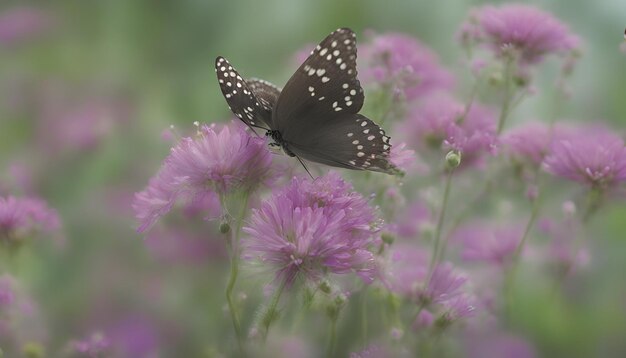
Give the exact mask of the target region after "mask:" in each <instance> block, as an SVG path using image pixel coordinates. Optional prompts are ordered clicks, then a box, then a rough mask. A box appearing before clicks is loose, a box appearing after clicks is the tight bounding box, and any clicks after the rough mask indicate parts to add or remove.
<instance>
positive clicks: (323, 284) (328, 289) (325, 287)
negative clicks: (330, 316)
mask: <svg viewBox="0 0 626 358" xmlns="http://www.w3.org/2000/svg"><path fill="white" fill-rule="evenodd" d="M319 288H320V291H322V292H324V293H330V292H331V291H332V287H330V283H329V282H328V281H326V280H324V281H322V282H321V283H320V285H319Z"/></svg>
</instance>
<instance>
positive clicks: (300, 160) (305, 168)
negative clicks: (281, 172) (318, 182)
mask: <svg viewBox="0 0 626 358" xmlns="http://www.w3.org/2000/svg"><path fill="white" fill-rule="evenodd" d="M296 158H298V161H299V162H300V164H302V166H303V167H304V170H306V172H307V173H309V176H310V177H311V179H313V180H315V178H314V177H313V175H312V174H311V172H310V171H309V168H307V167H306V165H305V164H304V162H303V161H302V159H300V157H298V156H297V155H296Z"/></svg>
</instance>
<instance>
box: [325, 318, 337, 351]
mask: <svg viewBox="0 0 626 358" xmlns="http://www.w3.org/2000/svg"><path fill="white" fill-rule="evenodd" d="M329 335H330V338H329V339H328V349H327V352H328V354H327V355H326V356H327V357H333V356H334V354H335V347H337V318H336V317H335V318H331V319H330V330H329Z"/></svg>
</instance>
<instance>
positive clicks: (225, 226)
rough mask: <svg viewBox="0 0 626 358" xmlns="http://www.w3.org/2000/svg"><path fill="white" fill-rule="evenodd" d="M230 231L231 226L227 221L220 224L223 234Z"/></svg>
mask: <svg viewBox="0 0 626 358" xmlns="http://www.w3.org/2000/svg"><path fill="white" fill-rule="evenodd" d="M229 231H230V225H229V224H228V223H227V222H226V221H223V222H221V223H220V232H221V233H222V234H226V233H228V232H229Z"/></svg>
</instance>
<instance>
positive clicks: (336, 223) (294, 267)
mask: <svg viewBox="0 0 626 358" xmlns="http://www.w3.org/2000/svg"><path fill="white" fill-rule="evenodd" d="M376 225H377V223H376V216H375V213H374V210H373V209H372V208H371V207H370V206H369V204H368V202H367V200H366V199H365V198H363V197H362V196H361V195H360V194H358V193H357V192H354V191H353V189H352V186H351V185H350V184H349V183H347V182H345V181H344V180H343V179H342V178H341V177H340V176H339V175H338V174H337V173H334V172H333V173H330V174H328V175H326V176H323V177H319V178H317V179H316V180H314V181H309V180H308V179H300V178H294V179H293V180H292V181H291V183H290V184H289V185H288V186H287V187H285V188H284V189H282V190H280V191H277V192H276V193H274V194H273V195H272V197H271V198H270V199H268V200H267V201H265V202H264V203H263V204H262V205H261V207H260V208H259V209H255V210H253V212H252V216H251V219H250V224H249V226H247V227H245V228H244V231H245V232H246V233H247V234H248V235H249V238H248V239H247V240H246V242H245V244H244V245H245V255H246V256H247V257H249V258H254V259H256V260H258V261H260V262H262V263H263V264H266V265H271V266H272V267H273V268H274V270H276V275H277V277H278V279H280V280H282V281H284V282H286V283H287V284H288V285H290V284H292V283H293V281H294V280H295V279H296V278H297V277H298V276H299V275H301V276H302V277H304V278H306V279H310V280H314V281H319V280H320V279H322V278H323V277H324V273H325V272H330V273H335V274H346V273H356V274H357V275H358V276H359V277H361V278H362V279H363V280H365V281H366V282H372V281H373V279H374V276H375V274H376V265H375V261H374V255H373V254H372V252H371V251H370V247H371V246H372V245H373V243H374V239H375V234H376V231H377V227H376Z"/></svg>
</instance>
